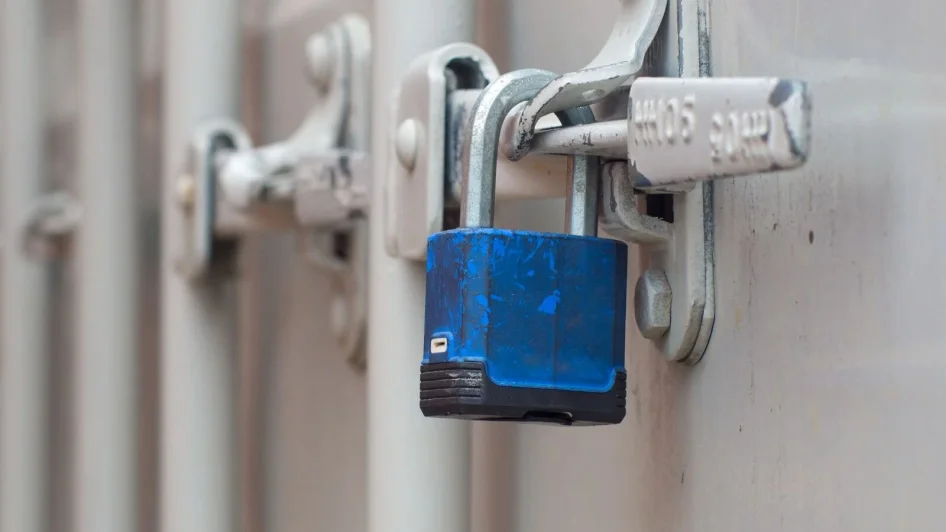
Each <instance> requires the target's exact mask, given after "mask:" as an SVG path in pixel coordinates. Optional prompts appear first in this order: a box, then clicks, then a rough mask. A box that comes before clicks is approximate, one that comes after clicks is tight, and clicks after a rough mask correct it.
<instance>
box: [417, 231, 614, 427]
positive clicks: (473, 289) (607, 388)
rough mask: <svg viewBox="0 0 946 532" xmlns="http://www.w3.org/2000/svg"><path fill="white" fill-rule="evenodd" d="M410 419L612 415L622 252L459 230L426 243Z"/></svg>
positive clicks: (591, 241) (568, 419) (595, 420)
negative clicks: (421, 333) (416, 385)
mask: <svg viewBox="0 0 946 532" xmlns="http://www.w3.org/2000/svg"><path fill="white" fill-rule="evenodd" d="M426 297H427V300H426V316H425V338H424V344H425V345H424V358H423V363H422V365H421V392H420V393H421V400H420V404H421V410H422V411H423V413H424V414H425V415H427V416H438V417H454V418H465V419H492V420H510V421H540V422H541V421H545V422H553V423H561V424H569V425H570V424H609V423H619V422H620V421H621V420H622V419H623V418H624V413H625V402H626V399H625V398H626V380H627V374H626V371H625V369H624V330H625V329H624V327H625V321H626V320H625V318H626V312H627V304H626V302H627V245H626V244H624V243H623V242H619V241H616V240H609V239H604V238H596V237H586V236H576V235H567V234H558V233H537V232H528V231H510V230H506V229H494V228H464V229H455V230H452V231H444V232H441V233H436V234H434V235H433V236H431V237H430V238H429V239H428V248H427V295H426Z"/></svg>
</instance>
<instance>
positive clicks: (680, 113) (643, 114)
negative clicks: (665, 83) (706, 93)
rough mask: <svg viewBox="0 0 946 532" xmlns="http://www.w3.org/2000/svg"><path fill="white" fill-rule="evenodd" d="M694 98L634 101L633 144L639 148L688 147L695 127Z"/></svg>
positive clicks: (692, 96)
mask: <svg viewBox="0 0 946 532" xmlns="http://www.w3.org/2000/svg"><path fill="white" fill-rule="evenodd" d="M695 106H696V96H695V95H692V94H688V95H686V96H683V97H682V98H658V99H656V100H653V99H644V100H635V101H634V110H633V113H634V144H636V145H643V146H653V145H657V146H660V145H663V144H675V143H676V142H677V141H680V142H682V143H684V144H688V143H689V142H690V141H691V140H692V139H693V131H694V129H695V128H696V115H695V113H694V112H693V109H694V107H695Z"/></svg>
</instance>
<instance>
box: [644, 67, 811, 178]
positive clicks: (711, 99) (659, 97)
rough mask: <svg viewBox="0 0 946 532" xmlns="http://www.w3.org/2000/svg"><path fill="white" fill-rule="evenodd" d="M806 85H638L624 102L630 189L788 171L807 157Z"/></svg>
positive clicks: (748, 81) (689, 81)
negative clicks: (632, 176) (632, 169)
mask: <svg viewBox="0 0 946 532" xmlns="http://www.w3.org/2000/svg"><path fill="white" fill-rule="evenodd" d="M810 137H811V102H810V98H809V96H808V89H807V86H806V84H805V83H804V82H802V81H796V80H786V79H778V78H639V79H637V80H636V81H635V82H634V84H633V85H631V96H630V99H629V100H628V139H627V142H628V146H627V149H628V157H629V159H630V161H631V165H632V166H634V167H635V168H636V170H637V173H638V175H637V176H636V177H635V180H634V186H635V187H636V188H640V189H645V190H680V189H681V187H684V188H689V185H690V184H692V183H694V182H697V181H703V180H707V179H715V178H719V177H731V176H740V175H747V174H756V173H760V172H769V171H777V170H788V169H791V168H796V167H798V166H800V165H802V164H803V163H804V162H805V160H806V159H807V158H808V149H809V144H810Z"/></svg>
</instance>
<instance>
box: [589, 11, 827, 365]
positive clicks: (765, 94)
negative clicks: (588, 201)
mask: <svg viewBox="0 0 946 532" xmlns="http://www.w3.org/2000/svg"><path fill="white" fill-rule="evenodd" d="M708 32H709V27H708V22H707V20H706V17H705V11H704V10H703V9H702V8H701V4H700V2H699V1H698V0H678V1H676V2H671V3H670V13H669V16H668V17H667V18H666V28H665V31H663V32H662V34H661V36H660V37H659V39H660V41H659V42H661V46H658V47H655V51H654V53H653V63H654V65H655V70H656V73H662V74H666V75H668V76H680V77H664V78H648V77H640V78H638V79H636V80H635V81H634V82H633V83H632V85H631V88H630V96H629V98H628V108H627V155H628V159H629V163H625V162H623V161H620V162H617V161H616V162H611V163H608V164H607V165H606V166H605V167H604V168H603V171H602V186H601V190H602V201H601V202H600V211H601V212H600V215H601V220H600V221H601V224H602V228H603V229H604V230H605V231H606V232H608V233H609V234H612V235H614V236H616V237H619V238H622V239H625V240H627V241H630V242H635V243H637V244H640V245H642V246H644V247H645V250H644V252H643V253H642V255H641V256H642V262H643V263H642V265H641V269H642V271H643V273H642V275H641V277H640V279H639V280H638V281H637V284H636V289H635V314H636V321H637V324H638V328H639V329H640V331H641V333H642V334H643V336H644V337H645V338H648V339H650V340H652V341H653V342H654V344H655V345H656V347H657V348H658V349H660V351H661V352H662V353H663V354H664V356H665V357H666V358H667V359H668V360H673V361H678V362H683V363H687V364H695V363H697V362H699V360H700V359H701V357H702V356H703V354H704V352H705V350H706V347H707V345H708V343H709V338H710V335H711V333H712V328H713V321H714V318H715V276H714V259H713V232H714V228H713V216H714V208H713V185H712V180H713V179H718V178H722V177H731V176H740V175H752V174H757V173H762V172H770V171H780V170H789V169H792V168H796V167H798V166H800V165H801V164H803V163H804V162H805V160H806V159H807V157H808V146H809V145H810V138H809V137H810V114H811V106H810V100H809V96H808V92H807V87H806V85H805V84H804V83H803V82H800V81H794V80H781V79H776V78H708V77H707V76H709V74H710V72H709V50H708V49H707V48H706V47H707V46H708V43H709V42H710V40H709V37H708ZM661 54H663V55H661ZM641 193H647V194H658V193H664V194H668V193H669V194H672V195H669V196H668V195H665V196H664V197H665V198H667V199H668V200H669V205H668V206H669V207H670V209H671V210H672V214H671V215H670V216H669V217H668V213H667V212H666V210H667V208H666V207H664V209H663V210H664V212H662V213H653V215H648V214H646V213H642V212H641V208H642V205H641V204H643V203H650V202H647V201H639V198H642V197H641V196H640V194H641ZM645 211H646V208H645Z"/></svg>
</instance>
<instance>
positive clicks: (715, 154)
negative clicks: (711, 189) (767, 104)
mask: <svg viewBox="0 0 946 532" xmlns="http://www.w3.org/2000/svg"><path fill="white" fill-rule="evenodd" d="M771 113H772V111H771V110H769V109H764V110H756V111H730V112H726V113H718V112H717V113H713V119H712V122H711V124H710V133H709V142H710V157H711V158H712V159H713V161H714V162H717V163H723V162H727V161H728V162H734V163H735V162H740V161H745V162H752V163H767V162H771V161H772V159H773V157H772V149H771V148H770V147H769V134H770V133H771V130H772V116H771Z"/></svg>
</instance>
